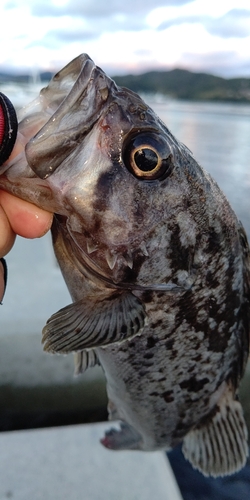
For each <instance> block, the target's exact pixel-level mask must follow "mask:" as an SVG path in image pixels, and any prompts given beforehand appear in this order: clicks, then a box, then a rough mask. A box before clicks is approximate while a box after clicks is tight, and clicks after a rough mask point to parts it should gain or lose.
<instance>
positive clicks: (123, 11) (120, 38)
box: [0, 0, 250, 78]
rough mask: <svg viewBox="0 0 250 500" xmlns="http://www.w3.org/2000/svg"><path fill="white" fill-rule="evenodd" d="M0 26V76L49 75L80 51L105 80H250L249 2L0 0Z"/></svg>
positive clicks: (245, 0)
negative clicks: (173, 73) (174, 74)
mask: <svg viewBox="0 0 250 500" xmlns="http://www.w3.org/2000/svg"><path fill="white" fill-rule="evenodd" d="M0 22H1V25H0V72H1V71H11V72H19V73H23V72H27V71H28V72H30V73H34V74H35V73H36V72H38V71H52V72H55V71H57V70H59V69H60V68H61V67H63V66H64V65H65V64H67V63H68V62H69V61H71V60H72V59H73V58H74V57H76V56H78V55H79V54H80V53H82V52H86V53H88V54H89V56H90V57H91V58H92V59H93V60H94V61H95V63H96V64H98V65H99V66H101V67H102V68H103V69H104V70H105V71H106V72H107V73H108V74H109V75H111V76H114V75H118V74H126V73H142V72H144V71H147V70H151V69H160V70H168V69H173V68H184V69H188V70H191V71H196V72H200V71H202V72H207V73H212V74H216V75H220V76H224V77H228V78H229V77H235V76H245V77H250V0H193V1H190V0H175V1H174V0H166V1H161V0H123V1H118V0H104V1H102V0H1V2H0Z"/></svg>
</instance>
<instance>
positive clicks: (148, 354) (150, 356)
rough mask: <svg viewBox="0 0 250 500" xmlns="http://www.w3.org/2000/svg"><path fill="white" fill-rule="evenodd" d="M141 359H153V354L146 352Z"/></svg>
mask: <svg viewBox="0 0 250 500" xmlns="http://www.w3.org/2000/svg"><path fill="white" fill-rule="evenodd" d="M143 357H144V358H145V359H151V358H153V357H154V353H153V352H146V353H145V354H144V355H143Z"/></svg>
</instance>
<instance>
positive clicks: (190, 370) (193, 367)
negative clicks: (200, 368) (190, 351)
mask: <svg viewBox="0 0 250 500" xmlns="http://www.w3.org/2000/svg"><path fill="white" fill-rule="evenodd" d="M194 369H195V365H194V366H190V368H189V369H188V373H192V372H193V371H194Z"/></svg>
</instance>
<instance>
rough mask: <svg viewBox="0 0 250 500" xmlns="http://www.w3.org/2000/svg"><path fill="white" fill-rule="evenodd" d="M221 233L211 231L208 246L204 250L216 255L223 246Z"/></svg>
mask: <svg viewBox="0 0 250 500" xmlns="http://www.w3.org/2000/svg"><path fill="white" fill-rule="evenodd" d="M221 238H222V235H221V233H217V232H216V231H215V230H214V229H210V230H209V233H208V238H207V246H206V248H205V249H204V251H205V252H206V253H209V254H210V253H211V254H213V253H215V252H216V251H218V248H219V247H220V245H221Z"/></svg>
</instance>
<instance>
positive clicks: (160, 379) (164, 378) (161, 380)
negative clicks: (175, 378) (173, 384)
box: [158, 377, 167, 382]
mask: <svg viewBox="0 0 250 500" xmlns="http://www.w3.org/2000/svg"><path fill="white" fill-rule="evenodd" d="M166 380H167V379H166V377H162V378H159V380H158V382H165V381H166Z"/></svg>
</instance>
